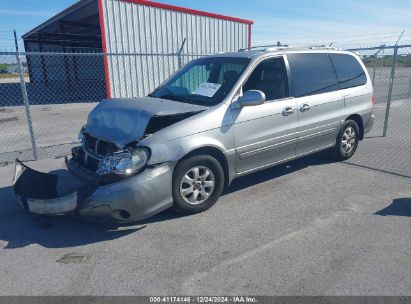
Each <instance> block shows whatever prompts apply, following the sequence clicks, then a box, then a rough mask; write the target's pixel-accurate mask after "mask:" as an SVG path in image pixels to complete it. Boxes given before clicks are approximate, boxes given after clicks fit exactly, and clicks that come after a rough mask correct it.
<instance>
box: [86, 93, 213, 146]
mask: <svg viewBox="0 0 411 304" xmlns="http://www.w3.org/2000/svg"><path fill="white" fill-rule="evenodd" d="M205 109H207V107H204V106H198V105H192V104H188V103H182V102H178V101H172V100H166V99H160V98H153V97H142V98H130V99H128V98H127V99H125V98H116V99H106V100H103V101H101V102H100V103H99V104H98V105H97V106H96V107H95V108H94V109H93V110H92V111H91V112H90V114H89V116H88V120H87V126H86V130H85V131H86V132H87V133H88V134H90V135H92V136H95V137H97V138H101V139H104V140H106V141H109V142H112V143H114V144H115V145H116V146H117V147H118V148H122V147H124V146H125V145H126V144H128V143H130V142H132V141H134V140H139V139H141V138H143V136H144V133H145V130H146V128H147V125H148V123H149V122H150V119H151V118H152V117H154V116H167V115H176V114H183V113H189V112H201V111H204V110H205Z"/></svg>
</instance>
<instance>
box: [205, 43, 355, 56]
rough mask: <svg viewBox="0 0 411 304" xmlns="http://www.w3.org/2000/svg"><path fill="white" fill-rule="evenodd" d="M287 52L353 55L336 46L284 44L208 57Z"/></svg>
mask: <svg viewBox="0 0 411 304" xmlns="http://www.w3.org/2000/svg"><path fill="white" fill-rule="evenodd" d="M289 53H340V54H350V55H354V53H353V52H350V51H344V50H342V49H338V48H332V47H323V46H319V47H318V46H310V47H285V46H277V47H272V46H267V47H253V48H251V49H243V50H239V51H238V52H224V53H218V54H215V55H211V56H208V57H235V58H250V59H251V58H252V59H258V58H260V57H265V56H267V55H272V54H275V55H283V54H289Z"/></svg>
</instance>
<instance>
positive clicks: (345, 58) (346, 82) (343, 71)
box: [330, 54, 367, 89]
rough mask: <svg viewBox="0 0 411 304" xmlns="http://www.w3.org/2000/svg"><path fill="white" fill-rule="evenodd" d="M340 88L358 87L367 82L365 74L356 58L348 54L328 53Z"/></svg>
mask: <svg viewBox="0 0 411 304" xmlns="http://www.w3.org/2000/svg"><path fill="white" fill-rule="evenodd" d="M330 58H331V61H332V63H333V65H334V68H335V72H336V73H337V77H338V83H339V85H340V88H341V89H347V88H352V87H358V86H361V85H364V84H366V83H367V76H366V75H365V72H364V70H363V68H362V66H361V65H360V63H359V62H358V60H357V59H356V58H355V57H354V56H351V55H348V54H330Z"/></svg>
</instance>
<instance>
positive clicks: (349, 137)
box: [331, 120, 360, 161]
mask: <svg viewBox="0 0 411 304" xmlns="http://www.w3.org/2000/svg"><path fill="white" fill-rule="evenodd" d="M347 141H348V144H347ZM359 141H360V128H359V127H358V124H357V123H356V122H355V121H354V120H346V121H345V122H344V124H343V126H342V127H341V130H340V132H339V133H338V136H337V140H336V142H335V146H334V147H333V148H332V149H331V155H332V157H333V158H334V159H335V160H338V161H343V160H347V159H349V158H351V157H352V156H353V155H354V153H355V151H356V150H357V147H358V143H359Z"/></svg>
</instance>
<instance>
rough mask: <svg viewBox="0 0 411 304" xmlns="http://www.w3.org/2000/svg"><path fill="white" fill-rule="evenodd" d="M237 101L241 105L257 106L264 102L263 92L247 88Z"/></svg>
mask: <svg viewBox="0 0 411 304" xmlns="http://www.w3.org/2000/svg"><path fill="white" fill-rule="evenodd" d="M237 102H238V104H239V105H240V106H241V107H248V106H258V105H260V104H263V103H264V102H265V94H264V93H263V92H262V91H259V90H249V91H247V92H245V93H244V94H243V96H241V97H240V98H239V99H238V101H237Z"/></svg>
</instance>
